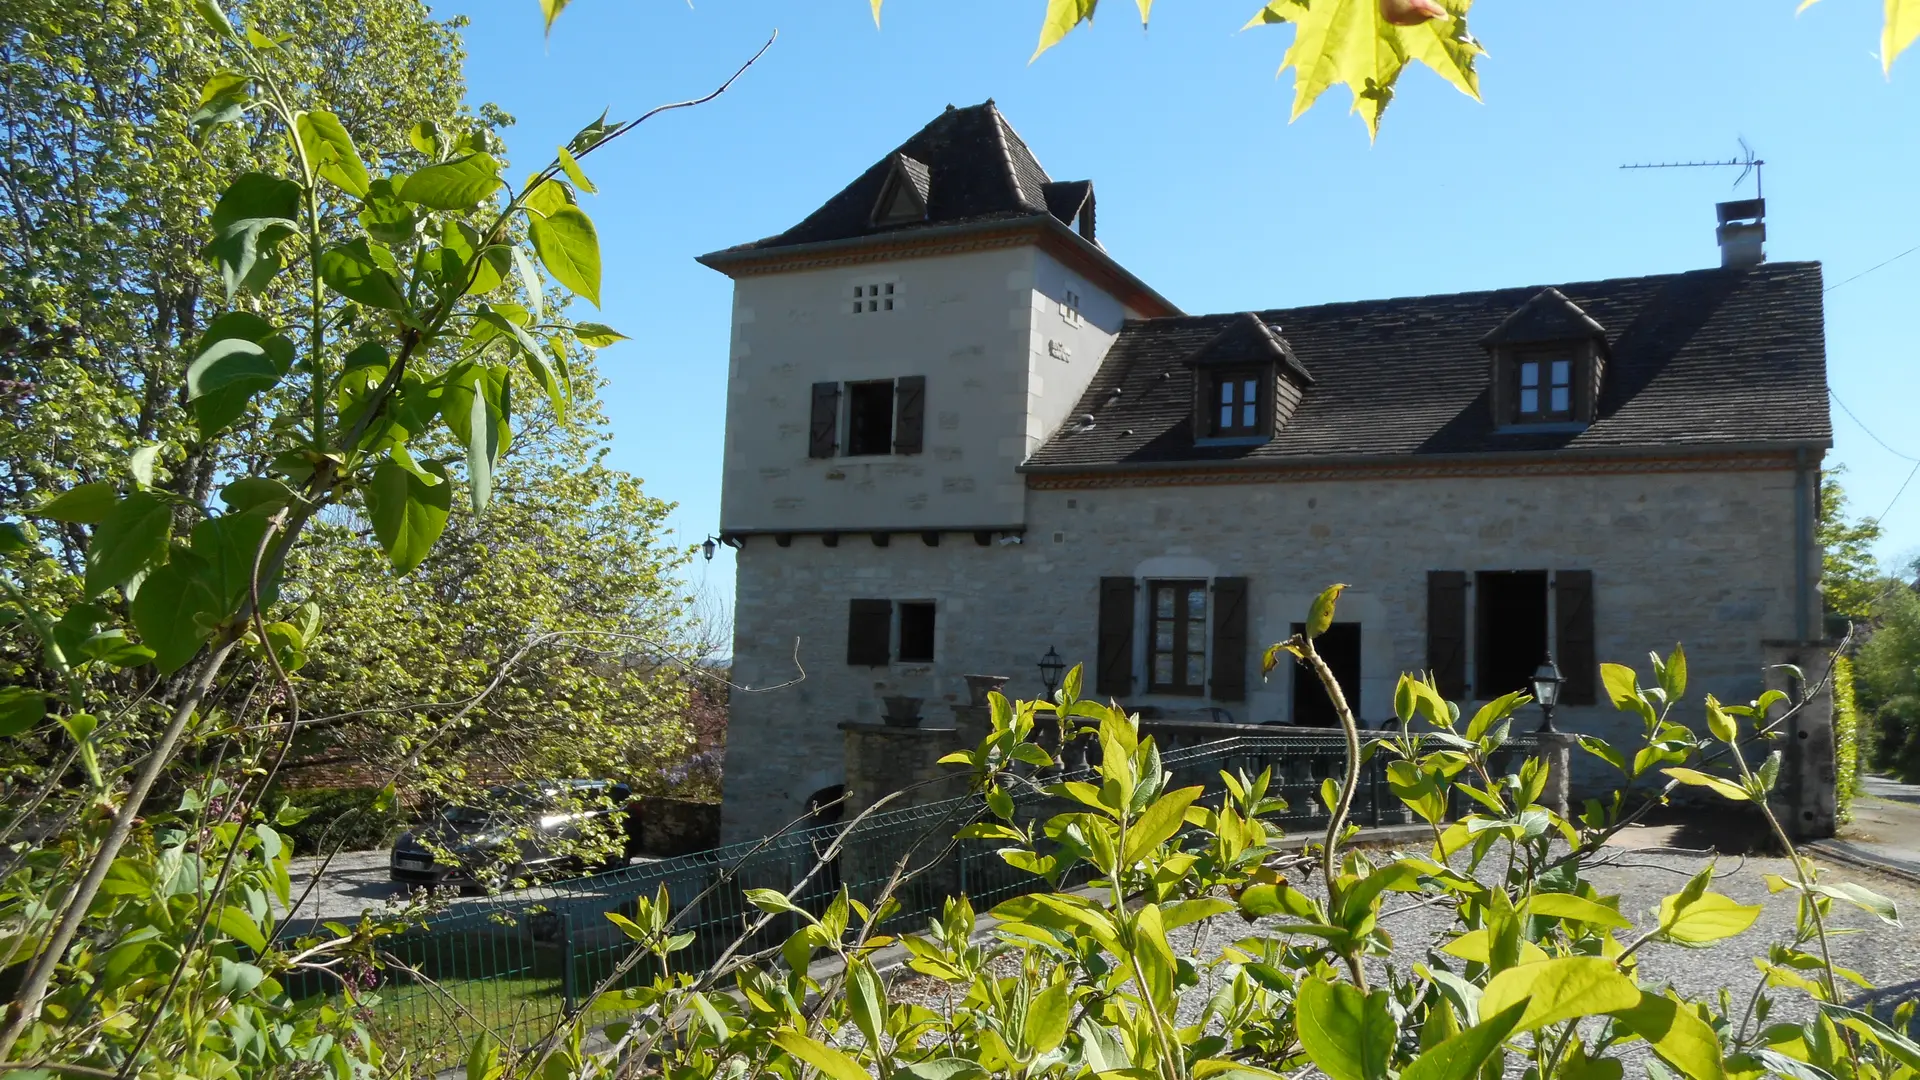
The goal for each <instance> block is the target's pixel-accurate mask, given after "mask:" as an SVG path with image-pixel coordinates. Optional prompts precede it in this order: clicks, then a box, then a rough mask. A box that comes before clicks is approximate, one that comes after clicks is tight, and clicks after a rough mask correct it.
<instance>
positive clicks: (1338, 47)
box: [1247, 0, 1483, 135]
mask: <svg viewBox="0 0 1920 1080" xmlns="http://www.w3.org/2000/svg"><path fill="white" fill-rule="evenodd" d="M1440 4H1441V7H1443V8H1444V9H1445V10H1446V12H1447V13H1448V16H1449V17H1448V18H1436V19H1428V20H1425V21H1422V22H1419V23H1418V24H1417V25H1411V26H1395V25H1393V24H1392V23H1390V22H1388V21H1387V18H1386V16H1385V14H1383V13H1382V11H1381V4H1380V2H1379V0H1311V2H1309V0H1274V2H1273V3H1270V4H1268V5H1267V6H1266V7H1264V8H1261V9H1260V11H1259V13H1258V14H1256V15H1254V17H1253V19H1252V20H1251V21H1249V22H1248V23H1247V26H1248V27H1253V26H1261V25H1266V24H1271V23H1283V22H1284V23H1292V24H1294V26H1295V31H1294V38H1293V45H1292V47H1290V48H1289V49H1288V50H1287V54H1286V56H1285V57H1284V58H1283V59H1282V60H1281V61H1280V69H1281V70H1282V71H1285V70H1286V69H1287V68H1292V69H1293V71H1294V82H1293V118H1294V119H1299V117H1300V115H1301V114H1302V113H1304V112H1306V111H1307V110H1308V109H1309V108H1311V107H1312V106H1313V103H1314V101H1315V100H1317V99H1318V98H1319V97H1320V95H1321V93H1322V92H1323V91H1325V90H1326V89H1327V88H1328V87H1330V86H1333V85H1334V84H1336V83H1339V84H1343V85H1345V86H1346V87H1347V88H1348V89H1349V90H1351V91H1353V110H1354V111H1355V112H1357V113H1359V114H1360V118H1361V119H1362V120H1364V121H1365V122H1366V125H1367V132H1368V134H1369V135H1373V134H1377V133H1378V132H1379V129H1380V115H1381V114H1382V113H1383V112H1385V111H1386V108H1387V105H1388V103H1389V102H1391V101H1392V100H1393V93H1394V84H1395V83H1396V82H1398V81H1399V78H1400V73H1401V72H1402V71H1404V70H1405V69H1406V66H1407V65H1408V64H1409V63H1412V62H1414V61H1419V62H1420V63H1423V64H1426V65H1427V66H1428V67H1430V68H1432V69H1433V70H1434V71H1436V72H1438V73H1439V75H1440V77H1441V78H1443V79H1445V80H1447V81H1448V82H1450V83H1452V84H1453V85H1454V86H1455V87H1457V88H1459V90H1460V91H1461V93H1464V94H1466V95H1468V96H1470V97H1472V98H1474V99H1475V100H1478V99H1479V97H1480V84H1479V76H1478V75H1477V74H1476V73H1475V71H1474V60H1475V58H1476V57H1478V56H1480V55H1481V53H1482V52H1483V50H1482V49H1481V48H1480V43H1479V42H1477V41H1475V40H1474V39H1473V36H1472V35H1471V34H1469V33H1468V32H1467V9H1468V8H1470V7H1472V6H1473V0H1440Z"/></svg>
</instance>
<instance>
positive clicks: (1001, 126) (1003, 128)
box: [983, 98, 1053, 212]
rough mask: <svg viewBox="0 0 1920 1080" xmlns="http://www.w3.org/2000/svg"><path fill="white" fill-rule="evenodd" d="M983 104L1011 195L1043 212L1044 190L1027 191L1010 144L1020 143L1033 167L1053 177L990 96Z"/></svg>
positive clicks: (1021, 203)
mask: <svg viewBox="0 0 1920 1080" xmlns="http://www.w3.org/2000/svg"><path fill="white" fill-rule="evenodd" d="M983 105H984V107H985V108H986V110H987V115H988V116H990V117H992V118H993V136H994V141H995V142H996V143H998V144H999V146H1000V163H1001V164H1002V165H1004V166H1006V170H1007V180H1008V182H1010V183H1011V184H1012V185H1013V197H1014V198H1015V199H1017V200H1018V201H1019V203H1020V205H1022V206H1024V207H1026V208H1027V209H1029V210H1039V211H1042V212H1044V211H1045V210H1046V209H1047V198H1046V194H1045V193H1044V192H1034V193H1033V194H1032V195H1029V194H1028V193H1027V187H1026V185H1025V184H1024V183H1022V182H1021V180H1020V168H1019V166H1017V165H1015V164H1014V161H1013V145H1012V144H1013V143H1019V144H1020V149H1021V150H1023V151H1025V152H1026V155H1027V160H1028V161H1031V162H1033V167H1034V168H1036V169H1038V170H1040V175H1042V176H1045V177H1047V179H1048V180H1052V179H1053V177H1052V175H1051V174H1049V173H1048V172H1047V169H1046V166H1044V165H1042V164H1040V159H1039V158H1038V157H1035V156H1034V153H1033V147H1031V146H1028V145H1027V140H1025V139H1023V138H1021V137H1020V133H1019V132H1018V131H1015V130H1014V129H1013V123H1012V121H1010V120H1008V119H1007V117H1006V114H1005V113H1003V112H1001V111H1000V106H998V105H996V104H994V101H993V99H992V98H988V99H987V100H986V101H985V102H984V103H983ZM1009 140H1011V141H1009Z"/></svg>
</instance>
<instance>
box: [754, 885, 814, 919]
mask: <svg viewBox="0 0 1920 1080" xmlns="http://www.w3.org/2000/svg"><path fill="white" fill-rule="evenodd" d="M746 897H747V903H749V904H752V905H753V906H754V907H757V908H759V909H760V910H761V911H766V912H771V913H773V914H778V915H789V914H798V915H806V912H805V911H804V910H803V909H802V908H800V907H799V906H798V905H796V904H795V903H794V902H793V901H791V900H789V899H787V894H786V893H783V892H781V891H780V890H779V889H748V890H747V891H746ZM807 917H808V918H809V919H811V918H812V916H810V915H809V916H807Z"/></svg>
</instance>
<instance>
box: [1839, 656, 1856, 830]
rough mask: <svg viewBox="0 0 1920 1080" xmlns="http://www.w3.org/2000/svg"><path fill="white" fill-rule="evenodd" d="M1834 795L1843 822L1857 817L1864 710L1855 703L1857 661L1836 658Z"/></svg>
mask: <svg viewBox="0 0 1920 1080" xmlns="http://www.w3.org/2000/svg"><path fill="white" fill-rule="evenodd" d="M1833 754H1834V771H1835V780H1834V798H1835V799H1836V800H1837V801H1838V803H1839V806H1840V820H1841V822H1843V823H1844V822H1848V821H1852V820H1853V797H1854V796H1855V795H1858V794H1860V758H1861V747H1860V712H1859V710H1858V709H1857V708H1856V707H1855V705H1854V697H1853V661H1851V660H1848V659H1847V658H1846V657H1844V656H1842V657H1838V658H1836V659H1835V660H1834V662H1833Z"/></svg>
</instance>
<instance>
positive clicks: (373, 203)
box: [359, 177, 420, 245]
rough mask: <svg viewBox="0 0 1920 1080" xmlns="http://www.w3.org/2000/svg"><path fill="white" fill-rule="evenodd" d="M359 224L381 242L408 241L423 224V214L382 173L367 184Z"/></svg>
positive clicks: (361, 203) (399, 242)
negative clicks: (396, 190)
mask: <svg viewBox="0 0 1920 1080" xmlns="http://www.w3.org/2000/svg"><path fill="white" fill-rule="evenodd" d="M359 220H360V227H361V228H363V229H365V230H367V235H368V236H369V237H371V238H372V239H373V240H374V241H375V242H377V243H381V244H396V245H397V244H405V243H407V242H409V241H411V240H412V239H413V234H414V230H415V229H417V228H419V226H420V214H419V212H418V211H416V210H415V209H414V208H413V205H412V204H411V203H408V202H406V201H405V200H403V199H401V198H400V196H399V195H398V194H397V193H396V192H395V190H394V186H393V181H391V180H389V179H387V178H385V177H381V178H380V179H378V180H375V181H373V182H372V183H371V184H369V185H367V193H366V195H365V196H363V197H362V198H361V200H360V218H359Z"/></svg>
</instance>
